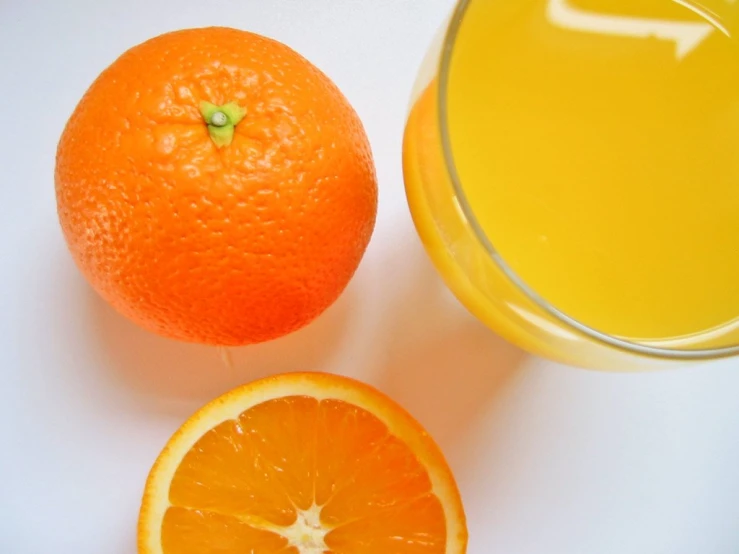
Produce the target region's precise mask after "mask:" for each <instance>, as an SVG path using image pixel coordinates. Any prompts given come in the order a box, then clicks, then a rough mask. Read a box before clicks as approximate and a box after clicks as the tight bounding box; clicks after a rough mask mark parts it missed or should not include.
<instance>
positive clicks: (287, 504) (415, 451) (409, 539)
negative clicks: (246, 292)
mask: <svg viewBox="0 0 739 554" xmlns="http://www.w3.org/2000/svg"><path fill="white" fill-rule="evenodd" d="M138 545H139V546H138V550H139V554H216V553H217V554H230V553H234V554H236V553H239V554H245V553H249V554H273V553H280V554H327V553H328V554H463V553H464V552H465V551H466V546H467V530H466V525H465V516H464V510H463V508H462V503H461V500H460V496H459V492H458V490H457V486H456V484H455V482H454V477H453V476H452V474H451V472H450V470H449V467H448V466H447V463H446V461H445V460H444V457H443V455H442V453H441V451H440V450H439V448H438V447H437V446H436V444H435V443H434V442H433V440H432V439H431V438H430V437H429V435H428V434H427V433H426V432H425V431H424V430H423V428H422V427H421V426H420V425H419V424H418V423H417V422H416V421H415V420H414V419H413V418H412V417H411V416H410V415H408V413H406V412H405V411H404V410H403V409H402V408H401V407H400V406H398V405H397V404H395V403H394V402H393V401H391V400H390V399H389V398H387V397H386V396H384V395H382V394H381V393H380V392H378V391H376V390H375V389H373V388H371V387H369V386H367V385H364V384H362V383H359V382H357V381H354V380H351V379H347V378H345V377H338V376H334V375H329V374H319V373H294V374H287V375H280V376H276V377H271V378H267V379H262V380H260V381H256V382H253V383H250V384H248V385H244V386H242V387H240V388H237V389H235V390H233V391H231V392H229V393H227V394H226V395H224V396H222V397H220V398H218V399H216V400H214V401H213V402H211V403H210V404H208V405H206V406H205V407H204V408H202V409H201V410H200V411H198V412H197V413H196V414H195V415H194V416H192V417H191V418H190V419H189V420H188V421H187V422H186V423H185V424H184V425H183V426H182V427H181V428H180V430H179V431H177V433H175V435H174V436H173V437H172V438H171V439H170V440H169V443H168V444H167V446H166V447H165V448H164V450H163V451H162V453H161V454H160V455H159V458H158V459H157V461H156V463H155V464H154V467H153V468H152V470H151V473H150V474H149V479H148V480H147V483H146V490H145V492H144V498H143V501H142V505H141V513H140V517H139V530H138Z"/></svg>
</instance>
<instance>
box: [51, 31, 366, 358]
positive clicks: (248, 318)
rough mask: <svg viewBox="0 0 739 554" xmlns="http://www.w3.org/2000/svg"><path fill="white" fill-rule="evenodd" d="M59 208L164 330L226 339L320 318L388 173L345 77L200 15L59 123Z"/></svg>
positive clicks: (133, 302) (130, 308) (114, 73)
mask: <svg viewBox="0 0 739 554" xmlns="http://www.w3.org/2000/svg"><path fill="white" fill-rule="evenodd" d="M55 181H56V194H57V206H58V213H59V219H60V221H61V226H62V230H63V232H64V236H65V238H66V240H67V243H68V245H69V249H70V251H71V253H72V255H73V257H74V260H75V261H76V263H77V265H78V266H79V268H80V269H81V271H82V273H83V274H84V276H85V277H86V278H87V280H88V281H89V282H90V283H91V284H92V286H93V287H94V288H95V289H96V290H97V291H98V292H99V293H100V294H101V295H102V296H103V297H104V298H105V299H107V300H108V301H109V302H110V303H111V304H112V305H113V306H114V307H115V308H116V309H117V310H119V311H120V312H122V313H123V314H125V315H126V316H128V317H129V318H131V319H132V320H134V321H135V322H137V323H139V324H140V325H142V326H144V327H145V328H147V329H149V330H151V331H154V332H156V333H159V334H162V335H165V336H168V337H172V338H175V339H180V340H185V341H193V342H202V343H209V344H217V345H241V344H249V343H256V342H260V341H265V340H269V339H273V338H276V337H279V336H281V335H284V334H286V333H288V332H291V331H293V330H296V329H298V328H300V327H301V326H303V325H305V324H307V323H308V322H310V321H311V320H312V319H314V318H315V317H316V316H317V315H319V314H320V313H321V312H322V311H323V310H325V309H326V308H327V307H328V306H329V305H330V304H331V303H332V302H334V301H335V300H336V298H337V297H338V296H339V294H340V293H341V292H342V290H343V289H344V287H345V286H346V285H347V283H348V281H349V280H350V278H351V277H352V275H353V273H354V272H355V270H356V268H357V266H358V264H359V262H360V259H361V258H362V256H363V254H364V251H365V248H366V246H367V244H368V242H369V239H370V235H371V234H372V230H373V227H374V223H375V215H376V210H377V185H376V176H375V169H374V165H373V161H372V156H371V151H370V146H369V143H368V140H367V136H366V134H365V132H364V129H363V127H362V124H361V122H360V120H359V118H358V116H357V114H356V113H355V111H354V110H353V109H352V107H351V106H350V105H349V103H348V102H347V100H346V98H345V97H344V96H343V95H342V94H341V92H340V91H339V90H338V89H337V87H336V86H335V85H334V84H333V83H332V82H331V81H330V80H329V79H328V78H327V77H326V76H325V75H324V74H323V73H321V71H319V70H318V69H317V68H316V67H315V66H313V65H312V64H311V63H310V62H308V61H307V60H305V59H304V58H303V57H301V56H300V55H299V54H297V53H296V52H294V51H293V50H291V49H290V48H288V47H287V46H285V45H284V44H281V43H279V42H276V41H274V40H271V39H268V38H265V37H261V36H259V35H255V34H253V33H248V32H245V31H239V30H235V29H228V28H202V29H188V30H183V31H178V32H174V33H168V34H165V35H161V36H159V37H156V38H153V39H151V40H149V41H147V42H144V43H143V44H140V45H138V46H136V47H134V48H132V49H131V50H129V51H127V52H125V53H124V54H123V55H122V56H121V57H120V58H118V59H117V60H116V61H115V62H114V63H113V64H112V65H111V66H110V67H108V68H107V69H106V70H105V71H103V73H102V74H101V75H100V76H99V77H98V78H97V79H96V80H95V82H94V83H93V84H92V85H91V87H90V88H89V90H88V91H87V92H86V94H85V95H84V97H83V98H82V100H81V101H80V102H79V104H78V106H77V107H76V109H75V110H74V113H73V114H72V116H71V118H70V119H69V122H68V123H67V125H66V127H65V129H64V132H63V134H62V136H61V139H60V142H59V146H58V151H57V160H56V172H55Z"/></svg>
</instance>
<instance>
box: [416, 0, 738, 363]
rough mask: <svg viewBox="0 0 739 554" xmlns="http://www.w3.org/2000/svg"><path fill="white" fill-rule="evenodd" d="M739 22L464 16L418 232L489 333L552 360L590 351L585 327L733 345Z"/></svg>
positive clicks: (425, 100)
mask: <svg viewBox="0 0 739 554" xmlns="http://www.w3.org/2000/svg"><path fill="white" fill-rule="evenodd" d="M738 15H739V8H735V7H734V6H733V3H730V2H728V1H726V0H703V1H702V2H701V3H700V5H699V4H698V3H697V2H688V1H683V0H680V1H678V0H518V1H516V2H504V1H495V0H472V1H471V2H469V3H468V5H467V6H466V7H465V9H464V10H458V13H457V14H455V17H456V18H457V22H456V23H455V25H456V28H455V29H454V33H455V36H454V37H453V43H452V44H451V47H450V49H449V50H448V52H447V59H446V60H445V62H443V63H442V70H441V77H440V78H439V80H436V79H434V80H432V82H431V83H430V85H429V86H428V87H426V88H425V91H424V92H423V93H422V94H421V96H420V97H419V98H418V99H417V100H416V102H415V105H414V108H413V110H412V112H411V116H410V118H409V123H408V127H407V130H406V142H405V153H404V156H405V158H404V159H405V171H406V186H407V190H408V196H409V201H410V204H411V208H412V210H413V214H414V220H415V222H416V225H417V227H418V229H419V233H420V234H421V236H422V238H424V242H425V243H426V244H427V247H428V248H429V250H430V251H431V253H432V257H434V259H435V261H436V263H437V266H439V268H440V269H441V272H442V273H443V274H444V275H445V277H446V279H447V281H448V282H449V284H450V285H451V287H452V289H453V290H455V292H457V294H458V296H460V298H461V299H462V300H463V301H464V302H465V304H467V305H468V306H469V307H470V308H471V309H472V310H473V311H474V312H475V313H476V314H477V315H478V316H479V317H481V318H482V319H483V320H485V321H486V322H488V323H489V324H490V325H491V326H493V327H494V328H496V329H497V330H498V331H500V332H501V333H503V334H504V335H506V336H507V337H508V338H510V339H511V340H513V341H514V342H518V343H519V344H521V345H522V346H525V347H527V348H529V349H530V350H534V351H537V352H540V353H543V354H546V355H549V356H551V357H555V358H559V359H567V358H568V356H564V355H563V353H562V352H561V350H562V349H565V348H570V349H571V350H572V352H574V351H576V350H577V348H575V347H573V346H572V345H573V344H574V343H575V342H577V343H578V344H580V343H589V342H593V340H594V339H593V336H591V335H589V334H588V332H586V333H585V334H583V333H582V332H581V330H582V329H586V330H592V331H593V332H594V333H595V334H597V335H600V336H605V337H607V338H610V339H613V340H615V341H616V342H618V341H622V342H624V343H626V344H631V345H641V346H646V347H647V348H650V347H656V348H662V347H664V348H667V349H671V350H674V351H675V352H690V351H691V350H695V349H699V350H700V349H703V348H723V347H731V346H734V345H736V344H737V342H739V332H738V331H737V329H736V327H737V325H736V321H737V318H739V47H738V46H737V43H736V42H735V40H734V39H733V38H732V33H733V26H734V24H735V22H736V18H737V16H738ZM445 64H446V65H445ZM440 107H441V109H440ZM424 126H425V128H426V131H425V132H424V131H423V130H422V129H423V128H424ZM434 142H436V143H437V144H433V143H434ZM444 147H446V157H445V155H444ZM441 175H443V177H442V176H441ZM444 195H447V196H448V197H447V198H446V199H444V198H442V197H443V196H444ZM452 220H455V221H454V222H452ZM454 229H456V231H455V230H454ZM470 260H473V261H470ZM522 287H523V289H524V290H525V291H526V292H524V293H522V290H521V289H522ZM532 296H533V297H535V299H534V301H532V300H531V297H532ZM536 299H538V300H539V302H537V301H536ZM542 304H544V305H546V306H549V308H551V309H549V310H546V309H542V308H541V305H542ZM515 308H518V309H519V311H518V312H516V310H515ZM511 309H513V312H511ZM521 310H523V311H524V312H525V315H524V317H523V320H525V321H524V322H523V323H516V321H515V320H516V319H521V313H520V311H521ZM552 312H556V313H555V314H554V315H552ZM557 314H559V315H561V316H563V317H559V316H558V315H557ZM532 321H533V322H534V323H532ZM572 323H574V325H575V326H574V328H573V325H572ZM532 327H538V328H537V329H534V330H532ZM542 327H544V328H545V329H544V330H542ZM532 333H533V334H534V335H537V337H535V338H534V339H533V340H532V336H531V335H532ZM553 333H554V334H555V335H556V334H557V333H559V334H560V335H563V334H564V335H566V334H570V335H571V336H570V340H569V342H568V341H564V342H563V340H564V339H562V338H561V337H560V338H559V339H558V338H557V337H553V336H552V334H553ZM573 337H577V338H578V339H579V340H577V341H576V340H573ZM560 339H561V340H560ZM595 342H599V339H595ZM601 346H602V345H601ZM590 351H592V352H596V351H597V348H596V349H595V350H593V349H592V348H591V349H590ZM572 352H570V354H572ZM668 354H669V353H668ZM569 357H570V358H571V357H572V356H569ZM575 357H577V356H576V354H575ZM567 361H573V360H572V359H568V360H567ZM574 361H576V362H577V361H579V360H577V359H575V360H574Z"/></svg>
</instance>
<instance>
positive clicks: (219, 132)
mask: <svg viewBox="0 0 739 554" xmlns="http://www.w3.org/2000/svg"><path fill="white" fill-rule="evenodd" d="M200 114H201V115H202V116H203V119H204V120H205V123H206V124H207V125H208V133H210V138H211V139H212V140H213V142H214V143H215V145H216V146H217V147H218V148H221V147H223V146H228V145H229V144H231V141H232V140H233V138H234V128H235V127H236V125H238V124H239V121H241V120H242V119H244V116H245V115H246V110H245V109H244V108H242V107H241V106H239V105H238V104H237V103H236V102H229V103H228V104H224V105H223V106H216V105H215V104H211V103H210V102H201V103H200Z"/></svg>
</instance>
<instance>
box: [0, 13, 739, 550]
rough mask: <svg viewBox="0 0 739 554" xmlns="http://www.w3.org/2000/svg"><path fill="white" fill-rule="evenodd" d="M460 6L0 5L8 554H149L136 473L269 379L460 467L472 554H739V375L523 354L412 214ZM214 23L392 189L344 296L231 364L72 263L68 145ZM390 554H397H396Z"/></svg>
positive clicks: (722, 368) (710, 368) (1, 357)
mask: <svg viewBox="0 0 739 554" xmlns="http://www.w3.org/2000/svg"><path fill="white" fill-rule="evenodd" d="M450 5H451V2H450V0H433V1H432V0H320V1H319V0H232V1H225V0H213V1H211V2H204V1H203V0H161V1H154V0H126V1H120V0H116V1H99V2H87V1H85V2H82V1H80V0H76V1H64V2H62V1H59V0H44V1H40V0H37V1H27V0H0V99H1V100H2V102H1V103H0V195H1V196H0V209H1V210H2V211H1V215H0V226H1V227H0V228H1V231H2V232H1V233H0V260H1V264H2V266H1V267H2V273H1V274H0V308H1V309H0V326H1V327H0V368H1V370H2V380H1V381H0V383H2V384H1V385H0V553H2V554H47V553H55V554H67V553H70V554H72V553H74V554H133V553H134V552H135V522H136V518H137V513H138V507H139V498H140V494H141V492H142V486H143V483H144V479H145V477H146V475H147V473H148V470H149V467H150V465H151V463H152V462H153V460H154V458H155V457H156V455H157V453H158V452H159V450H160V448H161V447H162V446H163V445H164V443H165V441H166V440H167V438H168V437H169V436H170V434H171V433H172V432H173V431H174V430H175V429H176V428H177V427H178V426H179V424H180V423H182V422H183V421H184V419H185V418H186V417H187V416H188V415H190V414H191V413H192V412H193V411H194V410H195V409H196V408H198V407H199V406H200V405H202V404H203V403H205V402H206V401H208V400H210V399H211V398H213V397H214V396H216V395H218V394H219V393H222V392H224V391H226V390H227V389H229V388H231V387H233V386H235V385H237V384H239V383H242V382H244V381H248V380H250V379H252V378H255V377H260V376H263V375H266V374H270V373H274V372H279V371H286V370H299V369H315V370H326V371H333V372H340V373H345V374H349V375H352V376H355V377H359V378H362V379H365V380H367V381H369V382H371V383H373V384H375V385H377V386H378V387H380V388H381V389H382V390H384V391H385V392H387V393H388V394H390V395H391V396H392V397H394V398H395V399H396V400H398V401H400V402H401V403H402V404H404V405H405V406H406V407H407V408H408V409H409V410H410V411H411V412H412V413H413V414H415V415H416V417H417V418H418V419H419V420H420V421H421V422H422V423H423V424H425V425H426V427H427V428H428V429H429V431H430V432H431V433H432V434H433V435H434V436H435V437H436V438H437V440H438V441H439V442H440V444H441V446H442V447H443V449H444V450H445V452H446V454H447V456H448V458H449V461H450V463H451V465H452V468H453V470H454V471H455V473H456V475H457V478H458V481H459V485H460V487H461V490H462V493H463V497H464V500H465V504H466V508H467V513H468V518H469V529H470V547H469V552H470V553H471V554H496V553H504V554H736V553H738V552H739V394H738V391H739V361H723V362H716V363H708V364H703V365H700V366H696V367H694V368H684V369H679V370H675V371H670V372H659V373H649V374H638V375H630V374H604V373H596V372H589V371H583V370H577V369H572V368H567V367H562V366H557V365H554V364H551V363H547V362H543V361H540V360H537V359H533V358H530V357H527V356H526V355H524V354H523V353H521V352H520V351H518V350H516V349H515V348H513V347H511V346H508V345H507V344H505V343H503V342H502V341H501V340H499V339H497V338H496V337H495V336H494V335H493V334H491V333H490V332H488V331H487V330H486V329H485V328H483V327H482V326H481V325H480V324H478V323H477V322H476V321H475V320H474V319H472V317H471V316H469V315H467V313H466V312H465V311H464V310H463V309H462V308H461V307H460V306H459V305H458V304H457V303H456V301H455V300H454V299H453V298H452V297H451V295H450V294H449V293H448V292H447V291H446V289H445V288H444V287H443V285H442V284H441V282H440V280H439V278H438V277H437V276H436V275H435V273H434V272H433V270H432V268H431V266H430V263H429V262H428V261H427V259H426V257H425V254H424V252H423V250H422V247H421V245H420V243H419V241H418V239H417V237H416V235H415V232H414V229H413V226H412V223H411V219H410V216H409V214H408V211H407V208H406V204H405V199H404V194H403V187H402V177H401V155H400V152H401V135H402V130H403V124H404V118H405V114H406V108H407V100H408V96H409V94H410V91H411V88H412V85H413V81H414V77H415V74H416V70H417V68H418V65H419V64H420V62H421V59H422V57H423V55H424V52H425V50H426V47H427V45H428V43H429V41H430V39H431V37H432V35H433V34H434V32H435V31H436V28H437V26H438V25H439V23H440V22H441V21H442V19H443V18H444V16H445V15H446V13H447V11H448V9H449V7H450ZM211 24H221V25H230V26H234V27H241V28H244V29H248V30H252V31H256V32H259V33H262V34H266V35H268V36H271V37H273V38H276V39H278V40H281V41H283V42H285V43H287V44H289V45H290V46H292V47H293V48H295V49H297V50H298V51H299V52H301V53H302V54H303V55H305V56H306V57H307V58H309V59H310V60H311V61H313V62H314V63H315V64H317V65H318V66H319V67H320V68H322V69H323V70H324V71H325V72H326V73H327V74H328V75H329V76H330V77H331V78H332V79H334V80H335V82H336V83H337V84H338V85H339V87H340V88H341V89H342V90H343V91H344V93H345V94H346V95H347V97H348V98H349V99H350V101H351V102H352V103H353V104H354V106H355V107H356V109H357V111H358V112H359V114H360V116H361V117H362V119H363V120H364V122H365V125H366V128H367V131H368V133H369V136H370V140H371V143H372V146H373V150H374V154H375V159H376V163H377V170H378V175H379V182H380V211H379V217H378V222H377V229H376V233H375V235H374V238H373V241H372V244H371V246H370V248H369V250H368V252H367V255H366V257H365V260H364V261H363V263H362V266H361V268H360V270H359V272H358V274H357V276H356V278H355V279H354V281H353V282H352V284H351V285H350V287H349V288H348V290H347V291H346V293H345V294H344V295H343V297H342V298H341V299H340V300H339V302H338V303H337V304H336V305H335V306H334V307H332V308H331V309H330V310H329V311H328V312H327V313H326V314H324V315H323V316H322V317H321V318H320V319H319V320H318V321H316V322H315V323H314V324H313V325H311V326H310V327H308V328H306V329H304V330H303V331H301V332H299V333H296V334H294V335H292V336H290V337H288V338H285V339H283V340H279V341H276V342H274V343H270V344H266V345H261V346H256V347H250V348H245V349H237V350H235V351H234V361H235V368H234V369H233V370H228V369H226V368H225V367H224V365H223V364H222V363H221V362H220V360H219V358H218V356H217V353H216V351H215V350H213V349H210V348H205V347H198V346H192V345H185V344H179V343H176V342H172V341H168V340H164V339H160V338H158V337H155V336H153V335H150V334H148V333H146V332H145V331H142V330H140V329H139V328H137V327H135V326H134V325H133V324H131V323H129V322H128V321H126V320H124V319H123V318H121V317H120V316H118V315H117V314H116V313H114V312H113V311H112V310H111V309H110V308H108V307H107V306H106V305H105V304H104V303H103V302H102V301H101V300H100V299H99V298H98V297H97V296H96V295H95V294H94V293H93V292H92V291H91V290H90V289H89V288H88V286H87V285H86V284H85V282H84V281H83V279H82V278H81V276H80V275H79V274H78V272H77V271H76V269H75V267H74V266H73V263H72V261H71V258H70V256H69V255H68V253H67V251H66V248H65V245H64V242H63V240H62V236H61V233H60V230H59V226H58V223H57V219H56V213H55V200H54V188H53V164H54V153H55V147H56V141H57V139H58V137H59V135H60V133H61V130H62V127H63V125H64V123H65V121H66V119H67V117H68V116H69V114H70V113H71V111H72V109H73V108H74V105H75V104H76V102H77V100H78V99H79V98H80V96H81V95H82V93H83V92H84V91H85V89H86V88H87V86H88V85H89V84H90V82H91V81H92V80H93V79H94V77H95V76H96V75H97V74H98V73H99V72H100V71H101V70H102V69H103V68H104V67H105V66H106V65H107V64H109V63H110V62H112V61H113V60H114V59H115V58H116V57H117V56H118V55H119V54H120V53H122V52H123V51H124V50H126V49H127V48H129V47H131V46H133V45H134V44H136V43H138V42H141V41H143V40H145V39H147V38H150V37H152V36H154V35H156V34H159V33H161V32H164V31H168V30H174V29H177V28H182V27H191V26H203V25H211ZM387 554H392V553H387Z"/></svg>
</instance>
